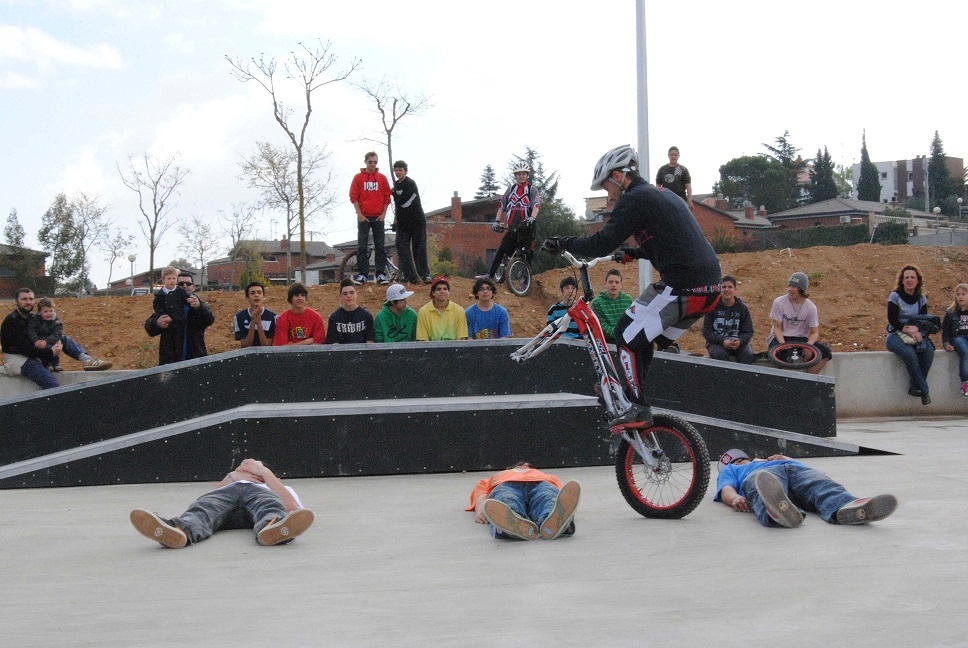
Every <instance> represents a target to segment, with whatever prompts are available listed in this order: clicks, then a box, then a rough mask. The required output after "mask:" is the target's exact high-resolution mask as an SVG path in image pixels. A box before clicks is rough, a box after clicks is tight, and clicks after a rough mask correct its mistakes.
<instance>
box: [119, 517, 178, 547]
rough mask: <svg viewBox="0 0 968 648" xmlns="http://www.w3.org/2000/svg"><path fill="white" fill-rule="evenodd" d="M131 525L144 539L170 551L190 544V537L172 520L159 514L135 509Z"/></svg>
mask: <svg viewBox="0 0 968 648" xmlns="http://www.w3.org/2000/svg"><path fill="white" fill-rule="evenodd" d="M131 524H133V525H134V528H135V529H137V530H138V533H140V534H141V535H143V536H144V537H146V538H148V539H149V540H155V541H156V542H160V543H161V544H163V545H165V546H166V547H168V548H170V549H181V548H182V547H184V546H185V545H186V544H188V536H186V535H185V532H184V531H182V530H181V529H179V528H178V527H176V526H175V525H173V524H172V523H171V521H170V520H166V519H164V518H162V517H159V516H158V514H157V513H152V512H151V511H146V510H144V509H135V510H133V511H131Z"/></svg>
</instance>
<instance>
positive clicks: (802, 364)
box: [769, 342, 823, 371]
mask: <svg viewBox="0 0 968 648" xmlns="http://www.w3.org/2000/svg"><path fill="white" fill-rule="evenodd" d="M769 356H770V362H772V363H773V365H774V366H775V367H777V368H778V369H794V370H801V371H802V370H805V369H810V368H811V367H816V366H817V365H818V364H820V361H821V360H823V356H822V355H820V351H819V349H817V347H815V346H813V345H812V344H807V343H806V342H784V343H783V344H778V345H776V346H775V347H773V348H772V349H770V351H769Z"/></svg>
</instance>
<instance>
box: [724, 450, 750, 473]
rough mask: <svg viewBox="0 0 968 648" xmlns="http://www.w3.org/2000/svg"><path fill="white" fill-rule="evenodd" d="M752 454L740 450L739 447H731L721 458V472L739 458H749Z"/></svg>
mask: <svg viewBox="0 0 968 648" xmlns="http://www.w3.org/2000/svg"><path fill="white" fill-rule="evenodd" d="M749 458H750V456H749V455H748V454H746V453H745V452H743V451H742V450H740V449H739V448H730V449H729V450H727V451H726V452H724V453H723V455H722V456H721V457H720V458H719V472H722V471H723V468H725V467H726V466H728V465H729V464H731V463H733V462H734V461H736V460H737V459H749Z"/></svg>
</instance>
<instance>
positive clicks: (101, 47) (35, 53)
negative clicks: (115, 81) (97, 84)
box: [0, 25, 123, 69]
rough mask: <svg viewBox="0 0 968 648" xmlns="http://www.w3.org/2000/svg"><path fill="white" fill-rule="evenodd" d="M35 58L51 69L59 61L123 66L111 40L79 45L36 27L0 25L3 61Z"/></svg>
mask: <svg viewBox="0 0 968 648" xmlns="http://www.w3.org/2000/svg"><path fill="white" fill-rule="evenodd" d="M3 60H20V61H32V62H33V63H34V64H35V65H36V66H37V67H38V68H41V69H49V68H50V67H52V66H53V65H54V64H57V63H67V64H72V65H81V66H85V67H97V68H112V69H116V68H120V67H121V66H122V65H123V62H122V60H121V53H120V52H119V51H118V50H117V48H115V47H113V46H112V45H109V44H108V43H97V44H95V45H91V46H88V47H78V46H76V45H73V44H71V43H68V42H66V41H63V40H59V39H57V38H55V37H54V36H52V35H50V34H48V33H47V32H45V31H42V30H40V29H36V28H34V27H14V26H12V25H0V61H3Z"/></svg>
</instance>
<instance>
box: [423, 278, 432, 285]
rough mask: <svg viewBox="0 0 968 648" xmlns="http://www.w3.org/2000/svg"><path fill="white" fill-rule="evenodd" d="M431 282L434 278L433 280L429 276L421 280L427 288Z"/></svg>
mask: <svg viewBox="0 0 968 648" xmlns="http://www.w3.org/2000/svg"><path fill="white" fill-rule="evenodd" d="M433 280H434V278H433V277H430V276H427V277H424V278H423V282H424V284H425V285H428V286H429V285H430V284H431V283H433Z"/></svg>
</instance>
